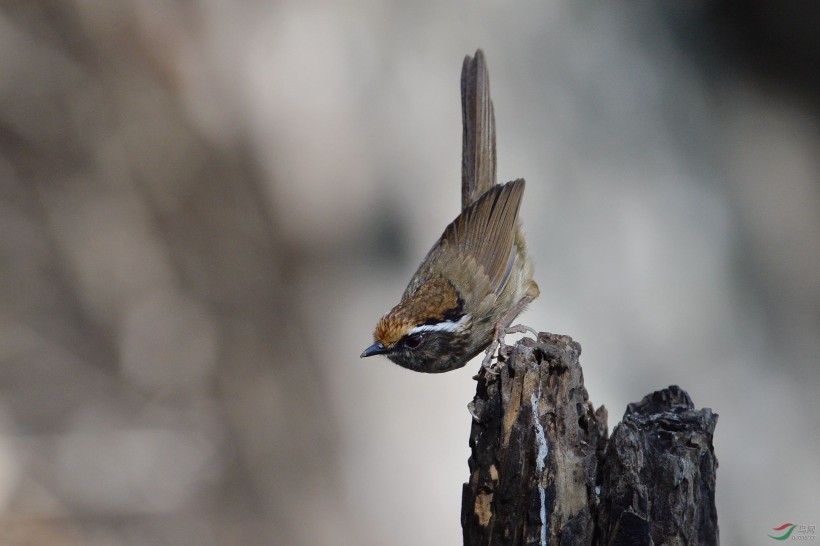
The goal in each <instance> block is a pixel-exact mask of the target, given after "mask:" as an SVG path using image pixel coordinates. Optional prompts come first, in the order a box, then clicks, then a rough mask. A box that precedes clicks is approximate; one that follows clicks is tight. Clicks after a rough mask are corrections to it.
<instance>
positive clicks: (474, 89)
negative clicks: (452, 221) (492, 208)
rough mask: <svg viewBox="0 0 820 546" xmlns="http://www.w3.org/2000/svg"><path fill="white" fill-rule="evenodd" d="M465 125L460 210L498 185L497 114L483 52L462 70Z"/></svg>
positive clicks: (465, 61)
mask: <svg viewBox="0 0 820 546" xmlns="http://www.w3.org/2000/svg"><path fill="white" fill-rule="evenodd" d="M461 113H462V121H463V123H464V135H463V143H462V164H461V210H464V209H466V208H467V207H469V206H470V205H471V204H473V203H474V202H475V201H476V200H477V199H478V198H479V197H481V196H482V195H483V194H484V193H485V192H487V191H488V190H489V189H490V188H492V187H493V186H495V183H496V179H495V173H496V160H495V114H494V112H493V101H492V99H491V98H490V75H489V73H488V72H487V63H486V62H485V60H484V52H483V51H481V50H480V49H478V50H476V52H475V57H470V56H469V55H468V56H467V57H465V58H464V67H463V68H462V70H461Z"/></svg>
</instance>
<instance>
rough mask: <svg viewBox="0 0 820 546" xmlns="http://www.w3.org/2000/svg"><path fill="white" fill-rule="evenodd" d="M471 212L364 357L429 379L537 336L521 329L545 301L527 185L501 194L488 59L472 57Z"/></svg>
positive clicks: (466, 77)
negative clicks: (535, 262) (529, 230)
mask: <svg viewBox="0 0 820 546" xmlns="http://www.w3.org/2000/svg"><path fill="white" fill-rule="evenodd" d="M461 103H462V119H463V128H464V131H463V146H462V183H461V196H462V203H461V204H462V211H461V213H460V214H459V215H458V216H457V217H456V219H455V220H453V221H452V222H451V223H450V224H449V225H448V226H447V227H446V228H445V230H444V233H442V235H441V237H440V238H439V239H438V241H436V243H435V244H434V245H433V247H432V248H431V249H430V251H429V252H428V253H427V255H426V256H425V258H424V259H423V260H422V262H421V265H420V266H419V268H418V270H417V271H416V272H415V274H414V275H413V277H412V278H411V280H410V283H409V284H408V286H407V289H406V290H405V291H404V294H403V295H402V297H401V300H400V301H399V303H398V304H397V305H395V306H394V307H393V308H392V309H391V310H390V311H388V312H387V313H386V314H385V315H384V316H383V317H382V318H381V319H380V320H379V321H378V323H377V325H376V328H375V331H374V333H373V344H372V345H370V346H369V347H367V348H366V349H365V350H364V352H362V354H361V357H362V358H365V357H370V356H375V355H384V356H386V357H387V358H388V359H390V360H391V361H393V362H394V363H396V364H398V365H399V366H402V367H404V368H407V369H409V370H413V371H416V372H423V373H442V372H447V371H451V370H455V369H458V368H461V367H462V366H464V365H465V364H467V362H469V361H470V360H472V359H473V358H474V357H475V356H477V355H478V354H479V353H480V352H481V351H486V354H485V357H484V360H483V363H482V364H483V366H484V367H485V368H486V369H487V370H488V371H492V355H493V353H494V352H495V349H496V348H497V347H498V346H499V344H501V343H503V337H504V335H505V334H506V333H511V332H513V331H514V332H525V331H530V332H533V333H535V331H534V330H533V329H531V328H529V327H526V326H523V325H517V326H513V327H511V326H510V325H511V323H512V321H513V320H514V319H515V317H516V316H518V314H519V313H521V311H523V310H524V308H525V307H526V306H527V305H528V304H529V303H531V302H532V301H533V300H534V299H535V298H537V297H538V295H539V293H540V291H539V288H538V284H537V283H536V282H535V280H534V279H533V266H532V262H531V261H530V259H529V256H528V254H527V248H526V243H525V240H524V233H523V231H522V229H521V223H520V221H519V217H518V216H519V210H520V207H521V200H522V197H523V194H524V187H525V181H524V180H523V179H517V180H513V181H511V182H507V183H505V184H496V149H495V114H494V109H493V103H492V100H491V98H490V83H489V73H488V71H487V64H486V61H485V58H484V53H483V51H482V50H481V49H478V50H477V51H476V53H475V56H474V57H470V56H469V55H468V56H466V57H465V59H464V64H463V67H462V72H461Z"/></svg>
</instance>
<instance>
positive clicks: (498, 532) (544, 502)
mask: <svg viewBox="0 0 820 546" xmlns="http://www.w3.org/2000/svg"><path fill="white" fill-rule="evenodd" d="M502 353H503V354H502V357H501V360H502V362H503V361H504V360H506V362H505V363H502V365H501V366H500V367H499V374H498V375H492V374H489V373H487V372H486V371H485V370H484V369H482V370H481V372H480V373H479V375H478V376H477V379H478V389H477V392H476V396H475V399H474V400H473V402H472V403H471V405H470V406H471V407H470V411H471V413H472V414H473V416H474V419H473V426H472V432H471V435H470V447H471V448H472V456H471V457H470V461H469V465H470V480H469V482H468V483H466V484H464V489H463V499H462V501H463V502H462V516H461V521H462V526H463V532H464V544H470V545H479V544H480V545H489V544H591V543H592V540H593V536H594V529H595V510H596V507H597V496H596V494H595V485H596V475H597V461H598V454H599V451H600V450H601V449H602V448H603V445H604V442H605V440H606V430H607V427H606V410H605V409H604V408H603V407H601V408H599V409H598V411H597V412H596V411H593V407H592V404H591V403H590V402H589V399H588V396H587V392H586V389H585V388H584V384H583V373H582V371H581V367H580V365H579V363H578V357H579V355H580V354H581V347H580V345H578V344H577V343H575V342H574V341H573V340H572V339H571V338H569V337H567V336H559V335H554V334H547V333H541V334H539V335H538V340H537V341H536V340H532V339H529V338H525V339H523V340H521V341H520V342H518V343H516V344H515V346H514V347H512V348H507V350H506V351H502Z"/></svg>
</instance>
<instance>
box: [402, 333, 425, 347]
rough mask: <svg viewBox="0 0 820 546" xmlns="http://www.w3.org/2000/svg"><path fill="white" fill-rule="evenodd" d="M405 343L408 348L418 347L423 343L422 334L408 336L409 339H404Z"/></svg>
mask: <svg viewBox="0 0 820 546" xmlns="http://www.w3.org/2000/svg"><path fill="white" fill-rule="evenodd" d="M404 345H405V346H406V347H407V348H408V349H418V347H419V345H421V334H413V335H412V336H407V339H405V340H404Z"/></svg>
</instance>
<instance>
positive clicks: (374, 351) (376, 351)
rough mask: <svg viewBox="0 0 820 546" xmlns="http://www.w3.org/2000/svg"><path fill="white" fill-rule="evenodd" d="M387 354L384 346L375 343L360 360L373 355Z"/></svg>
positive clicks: (365, 351)
mask: <svg viewBox="0 0 820 546" xmlns="http://www.w3.org/2000/svg"><path fill="white" fill-rule="evenodd" d="M386 352H387V349H385V348H384V345H382V344H381V343H378V342H377V343H374V344H373V345H371V346H370V347H368V348H367V349H365V350H364V352H363V353H362V356H360V357H359V358H364V357H366V356H373V355H383V354H384V353H386Z"/></svg>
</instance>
